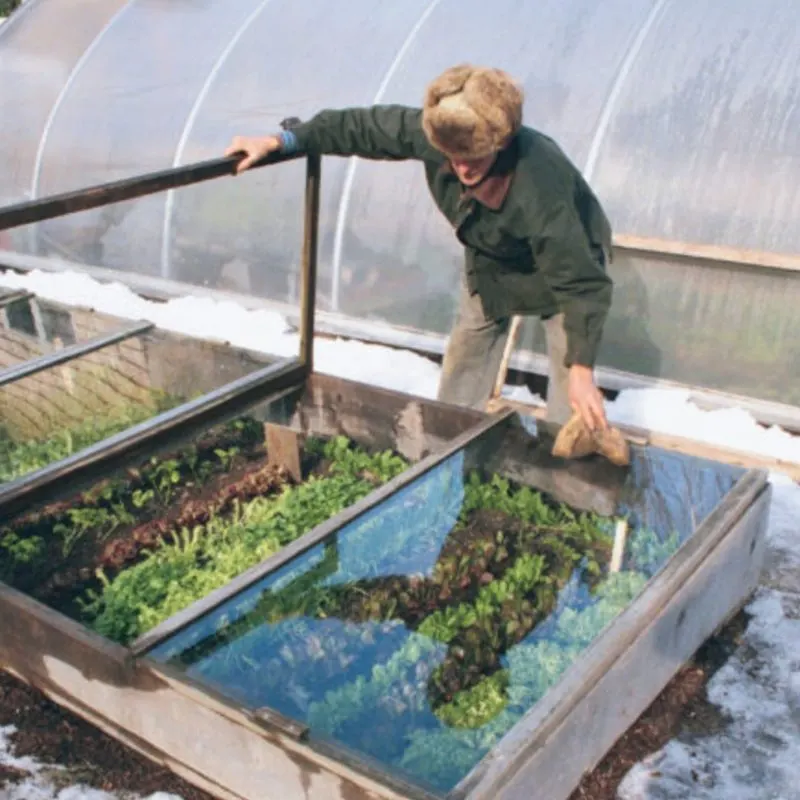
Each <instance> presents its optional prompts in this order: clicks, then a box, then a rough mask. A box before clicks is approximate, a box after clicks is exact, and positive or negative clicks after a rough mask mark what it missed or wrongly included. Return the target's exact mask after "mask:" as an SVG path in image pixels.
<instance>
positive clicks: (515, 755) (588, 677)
mask: <svg viewBox="0 0 800 800" xmlns="http://www.w3.org/2000/svg"><path fill="white" fill-rule="evenodd" d="M765 479H766V476H765V475H763V474H761V475H760V476H759V474H758V473H748V475H747V476H746V477H745V478H744V479H743V481H742V482H741V483H740V485H739V487H737V491H735V492H733V493H732V494H731V495H730V496H729V497H728V498H726V501H725V502H724V503H723V505H722V506H721V507H720V509H719V510H718V511H717V512H714V514H712V516H711V518H709V519H708V520H707V521H706V523H704V526H705V531H700V533H701V536H700V537H698V538H697V541H695V542H693V541H692V540H690V541H689V542H687V545H688V546H687V545H685V546H684V548H683V549H682V551H681V552H679V553H678V554H676V556H675V557H674V558H673V560H672V561H671V562H670V563H669V564H668V565H667V566H666V567H665V568H664V570H662V572H661V573H660V574H659V575H657V576H656V577H655V578H654V579H653V580H652V581H651V582H650V583H649V584H648V586H647V587H646V588H645V590H644V591H643V593H642V594H641V595H640V597H639V598H637V600H636V601H635V602H634V603H633V604H632V605H631V606H630V607H629V608H628V609H627V610H626V611H625V612H623V614H621V615H620V616H619V617H618V618H617V619H616V620H615V621H614V623H612V625H610V626H609V628H608V630H607V631H606V632H605V633H604V634H603V635H602V636H601V637H600V638H599V639H598V640H596V641H595V643H594V644H593V645H591V646H590V648H589V649H588V650H587V651H586V653H585V654H584V655H583V656H582V658H581V659H580V660H579V661H577V662H576V663H575V664H574V665H573V667H572V668H570V670H568V672H567V673H566V674H565V675H564V677H563V678H562V680H561V681H560V682H559V684H557V685H556V686H555V687H554V689H553V690H551V692H549V693H548V694H547V695H546V696H545V697H544V698H543V699H542V701H540V703H538V704H537V705H536V706H534V708H533V709H531V711H530V712H529V714H528V715H527V716H526V717H525V718H523V720H522V721H521V722H520V723H519V724H518V725H517V726H516V727H515V728H514V729H512V731H511V732H509V734H508V735H507V736H506V737H505V738H504V739H503V740H502V742H501V743H500V744H499V745H498V747H497V748H495V750H494V751H493V752H492V753H491V754H490V755H489V756H488V757H487V758H486V759H484V761H483V762H482V763H481V764H480V765H478V767H476V769H475V770H474V771H473V773H472V774H471V775H469V776H468V777H467V778H466V779H465V781H464V782H462V784H461V786H459V787H458V788H457V789H456V790H455V791H454V792H453V793H452V798H451V800H455V798H465V799H466V800H532V799H533V800H566V798H568V797H569V796H570V794H571V793H572V792H573V791H574V789H575V788H576V787H577V785H578V784H579V782H580V780H581V778H582V776H583V775H584V774H585V773H586V772H588V771H590V770H591V769H593V768H594V767H595V766H596V765H597V764H598V763H599V762H600V760H601V759H602V758H603V756H604V755H605V754H606V753H607V752H608V751H609V750H610V749H611V747H613V745H614V743H615V742H616V741H617V740H618V739H619V738H620V737H621V736H622V735H623V734H624V733H625V731H626V730H628V728H629V727H630V726H631V725H632V724H633V723H634V722H635V721H636V719H637V718H638V717H639V716H640V715H641V714H642V713H643V712H644V711H645V710H646V709H647V708H648V706H649V705H650V704H651V703H652V702H653V700H655V698H656V697H657V696H658V694H659V693H660V692H661V691H662V690H663V688H664V687H665V686H666V685H667V683H668V682H669V681H670V680H671V679H672V677H673V676H674V675H675V674H676V673H677V672H678V671H679V670H680V669H681V667H682V666H683V665H684V664H685V663H686V662H687V661H688V660H689V659H690V658H691V657H692V655H693V654H694V653H695V652H696V651H697V649H698V648H699V647H700V645H702V644H703V642H705V641H706V640H707V639H708V638H709V637H710V636H712V635H713V634H714V632H715V631H716V630H718V629H719V628H720V627H721V626H722V625H723V624H724V623H725V622H726V621H727V620H728V619H729V618H730V617H731V616H733V615H734V614H735V613H736V612H737V611H738V610H739V609H740V608H741V607H742V605H743V604H744V603H745V602H746V600H747V598H748V597H749V596H750V595H751V593H752V592H753V590H754V589H755V588H756V586H757V584H758V579H759V574H760V571H761V565H762V563H763V557H764V551H765V546H766V527H767V521H768V516H769V504H770V499H771V487H770V485H769V484H767V483H766V482H765ZM754 495H755V496H754ZM701 527H702V526H701ZM696 536H697V534H696Z"/></svg>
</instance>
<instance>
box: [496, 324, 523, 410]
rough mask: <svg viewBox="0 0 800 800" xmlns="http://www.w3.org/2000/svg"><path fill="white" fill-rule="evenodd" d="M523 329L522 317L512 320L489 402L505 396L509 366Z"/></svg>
mask: <svg viewBox="0 0 800 800" xmlns="http://www.w3.org/2000/svg"><path fill="white" fill-rule="evenodd" d="M521 327H522V317H519V316H515V317H512V318H511V324H510V325H509V326H508V339H506V346H505V349H504V350H503V357H502V359H501V360H500V368H499V369H498V370H497V377H496V378H495V381H494V389H493V390H492V396H491V398H489V402H490V403H491V402H492V400H494V399H496V398H498V397H500V395H502V394H503V387H504V386H505V385H506V378H507V377H508V364H509V362H510V361H511V356H512V355H513V354H514V348H515V347H516V346H517V338H518V337H519V331H520V328H521Z"/></svg>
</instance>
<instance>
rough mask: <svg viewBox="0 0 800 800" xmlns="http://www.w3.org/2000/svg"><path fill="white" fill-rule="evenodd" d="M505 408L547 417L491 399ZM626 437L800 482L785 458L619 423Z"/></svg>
mask: <svg viewBox="0 0 800 800" xmlns="http://www.w3.org/2000/svg"><path fill="white" fill-rule="evenodd" d="M504 408H513V409H514V410H516V411H518V412H519V413H520V414H526V415H528V416H530V417H534V418H535V419H544V412H545V410H544V409H543V408H538V407H535V406H530V405H528V404H526V403H520V402H518V401H516V400H507V399H505V398H496V399H495V400H492V401H490V404H489V410H490V411H499V410H501V409H504ZM618 427H619V429H620V431H622V434H623V435H624V436H625V438H626V439H627V440H628V441H629V442H631V443H632V444H636V445H641V446H644V445H651V446H652V447H659V448H661V449H662V450H670V451H672V452H677V453H683V454H684V455H689V456H697V457H698V458H708V459H711V460H712V461H720V462H722V463H723V464H731V465H732V466H735V467H744V468H745V469H767V470H770V471H773V472H782V473H784V474H786V475H788V476H789V477H790V478H792V480H795V481H799V482H800V463H797V462H794V461H785V460H782V459H779V458H770V457H769V456H760V455H757V454H755V453H747V452H745V451H743V450H736V449H734V448H731V447H720V446H719V445H713V444H706V443H705V442H698V441H697V440H696V439H688V438H686V437H684V436H673V435H672V434H668V433H659V432H658V431H651V430H646V429H645V428H638V427H635V426H633V425H619V426H618Z"/></svg>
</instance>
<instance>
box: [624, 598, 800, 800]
mask: <svg viewBox="0 0 800 800" xmlns="http://www.w3.org/2000/svg"><path fill="white" fill-rule="evenodd" d="M799 599H800V598H798V597H797V596H796V595H793V594H788V595H787V594H786V593H782V592H778V591H775V590H771V589H762V590H760V591H759V593H758V595H757V597H756V599H755V600H754V601H753V602H752V603H751V604H750V605H749V607H748V612H749V613H750V614H752V615H753V618H752V619H751V621H750V623H749V625H748V628H747V631H746V633H745V635H744V640H743V642H742V643H741V645H740V646H739V648H738V649H737V651H736V652H735V653H734V655H733V656H732V657H731V659H730V660H729V661H728V663H726V664H725V665H724V666H723V667H722V668H721V669H720V670H719V672H717V674H716V675H715V676H714V677H713V678H712V679H711V682H710V683H709V687H708V694H709V699H710V700H711V702H712V703H714V704H715V705H717V706H719V708H720V709H721V710H722V711H723V713H724V714H725V715H727V717H728V718H729V721H728V723H727V725H726V727H725V729H724V730H723V731H722V732H721V733H718V734H716V735H713V736H707V737H695V736H688V735H684V736H679V737H678V739H677V740H673V741H671V742H670V743H669V744H667V746H666V747H664V748H662V749H661V750H659V751H658V752H656V753H654V754H652V755H651V756H649V757H648V758H646V759H645V760H644V761H642V762H641V763H639V764H637V765H636V766H634V767H633V769H632V770H631V771H630V772H629V773H628V775H627V776H626V777H625V779H624V780H623V782H622V784H621V786H620V788H619V793H618V796H619V798H620V800H679V798H680V800H683V798H687V797H691V798H693V800H753V799H754V798H759V800H797V798H800V614H799V613H798V612H800V603H798V600H799Z"/></svg>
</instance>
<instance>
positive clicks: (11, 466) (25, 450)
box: [0, 392, 180, 483]
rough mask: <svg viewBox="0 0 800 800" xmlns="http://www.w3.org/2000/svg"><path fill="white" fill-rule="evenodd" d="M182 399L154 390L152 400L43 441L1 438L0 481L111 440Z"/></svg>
mask: <svg viewBox="0 0 800 800" xmlns="http://www.w3.org/2000/svg"><path fill="white" fill-rule="evenodd" d="M178 402H180V400H179V399H178V398H173V397H170V396H167V395H162V394H160V393H155V392H154V393H153V397H152V403H151V404H146V403H132V404H130V405H127V406H123V407H120V408H117V409H114V410H113V411H111V412H110V413H109V414H108V415H107V416H105V417H98V416H95V417H93V418H92V419H87V420H85V421H84V422H81V423H78V424H76V425H74V426H72V427H70V428H65V429H64V430H61V431H58V432H57V433H55V434H54V435H52V436H49V437H47V438H45V439H41V440H31V441H26V442H15V441H13V440H12V439H10V438H8V437H4V438H2V439H0V483H4V482H6V481H11V480H14V479H15V478H19V477H21V476H22V475H27V474H28V473H30V472H34V471H35V470H38V469H41V468H43V467H46V466H47V465H48V464H52V463H54V462H56V461H60V460H61V459H63V458H67V457H68V456H71V455H72V454H73V453H77V452H80V451H81V450H83V449H85V448H87V447H89V446H91V445H93V444H96V443H97V442H100V441H102V440H103V439H107V438H108V437H109V436H113V435H114V434H116V433H120V432H121V431H124V430H126V429H127V428H130V427H133V426H134V425H137V424H138V423H140V422H144V421H145V420H147V419H150V418H151V417H152V416H153V415H154V414H157V413H160V412H161V411H165V410H167V409H168V408H171V407H173V406H174V405H177V403H178Z"/></svg>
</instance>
